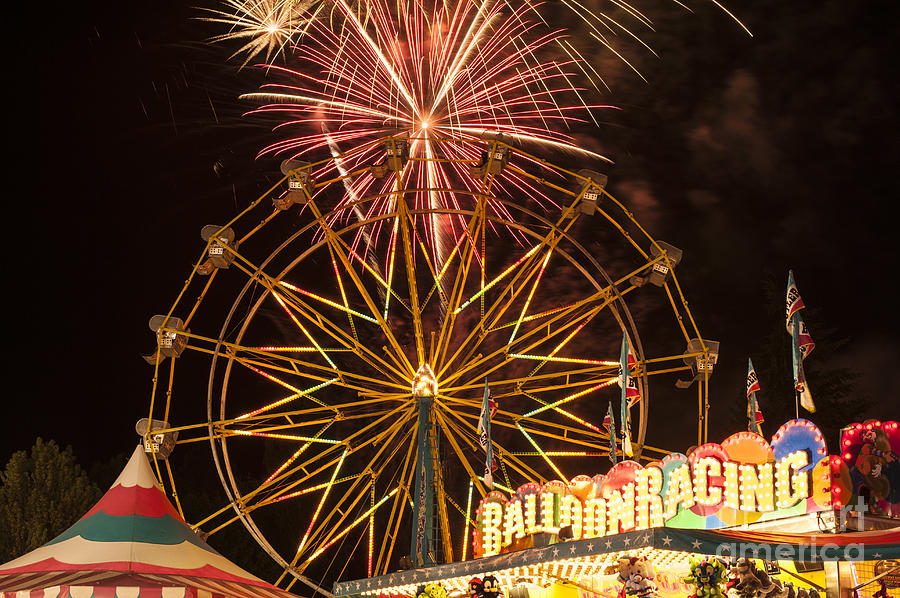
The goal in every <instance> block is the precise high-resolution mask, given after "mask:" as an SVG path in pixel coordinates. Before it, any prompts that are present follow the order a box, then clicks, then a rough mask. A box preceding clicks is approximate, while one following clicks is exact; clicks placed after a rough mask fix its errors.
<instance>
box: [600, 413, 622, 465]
mask: <svg viewBox="0 0 900 598" xmlns="http://www.w3.org/2000/svg"><path fill="white" fill-rule="evenodd" d="M603 427H604V428H606V431H607V432H608V433H609V460H610V461H612V462H613V465H615V464H616V463H617V462H618V460H619V459H618V457H617V456H616V420H615V418H614V417H613V408H612V401H610V402H609V407H608V408H607V410H606V417H604V418H603Z"/></svg>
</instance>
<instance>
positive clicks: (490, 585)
mask: <svg viewBox="0 0 900 598" xmlns="http://www.w3.org/2000/svg"><path fill="white" fill-rule="evenodd" d="M481 585H482V590H481V596H482V598H503V591H502V590H501V589H500V580H499V579H497V578H496V577H494V576H493V575H485V576H484V579H483V580H481Z"/></svg>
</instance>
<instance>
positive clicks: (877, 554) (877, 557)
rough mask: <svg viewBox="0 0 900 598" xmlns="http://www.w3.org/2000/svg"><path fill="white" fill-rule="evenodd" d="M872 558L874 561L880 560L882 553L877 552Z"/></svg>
mask: <svg viewBox="0 0 900 598" xmlns="http://www.w3.org/2000/svg"><path fill="white" fill-rule="evenodd" d="M872 558H873V559H880V558H881V553H880V552H876V553H875V554H873V555H872Z"/></svg>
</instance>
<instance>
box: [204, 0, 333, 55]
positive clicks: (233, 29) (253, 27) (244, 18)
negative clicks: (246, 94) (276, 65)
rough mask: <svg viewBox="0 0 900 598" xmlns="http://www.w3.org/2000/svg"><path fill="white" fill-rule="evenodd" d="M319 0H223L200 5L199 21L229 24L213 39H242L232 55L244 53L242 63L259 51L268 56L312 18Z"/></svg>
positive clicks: (280, 51)
mask: <svg viewBox="0 0 900 598" xmlns="http://www.w3.org/2000/svg"><path fill="white" fill-rule="evenodd" d="M317 6H319V0H250V1H246V0H244V1H242V0H225V2H224V3H223V8H222V9H212V8H206V9H203V11H204V13H207V14H208V15H210V16H205V17H200V20H202V21H208V22H211V23H219V24H223V25H227V26H228V31H227V32H226V33H222V34H220V35H216V36H215V37H213V38H212V41H213V42H228V41H243V42H245V43H244V45H243V46H241V47H240V48H238V49H237V50H235V52H234V54H232V58H233V57H235V56H237V55H239V54H243V55H244V61H243V63H242V64H241V66H245V65H246V64H247V63H248V62H250V61H251V60H253V59H254V58H255V57H257V56H259V55H263V56H264V57H265V60H271V59H272V57H274V56H276V55H278V54H284V52H285V49H286V48H289V47H290V45H291V44H292V43H293V42H294V41H295V40H296V39H298V38H299V37H301V36H302V34H303V31H304V30H305V29H306V27H307V26H308V24H309V23H310V22H311V21H312V20H313V19H314V18H315V15H316V7H317Z"/></svg>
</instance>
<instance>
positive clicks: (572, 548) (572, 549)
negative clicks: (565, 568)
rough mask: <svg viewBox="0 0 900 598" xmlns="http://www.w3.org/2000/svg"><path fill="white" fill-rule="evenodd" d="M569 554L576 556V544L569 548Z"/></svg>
mask: <svg viewBox="0 0 900 598" xmlns="http://www.w3.org/2000/svg"><path fill="white" fill-rule="evenodd" d="M569 552H570V553H572V554H575V545H574V544H572V545H571V546H570V547H569Z"/></svg>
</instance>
